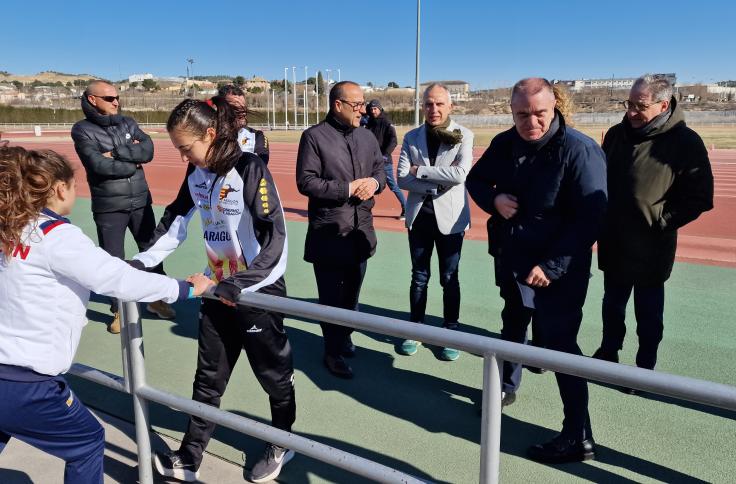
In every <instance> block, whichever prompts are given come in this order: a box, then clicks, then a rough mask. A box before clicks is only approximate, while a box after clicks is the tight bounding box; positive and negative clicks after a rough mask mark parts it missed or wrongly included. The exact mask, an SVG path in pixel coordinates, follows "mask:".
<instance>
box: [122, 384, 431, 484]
mask: <svg viewBox="0 0 736 484" xmlns="http://www.w3.org/2000/svg"><path fill="white" fill-rule="evenodd" d="M136 394H137V395H139V396H141V397H143V398H145V399H147V400H150V401H153V402H157V403H160V404H162V405H166V406H168V407H171V408H173V409H174V410H179V411H182V412H185V413H188V414H190V415H197V416H198V417H201V418H203V419H205V420H207V421H209V422H214V423H216V424H218V425H222V426H224V427H228V428H230V429H233V430H236V431H238V432H241V433H244V434H247V435H250V436H252V437H255V438H257V439H260V440H263V441H266V442H271V443H274V444H276V445H279V446H282V447H286V448H289V449H292V450H293V451H295V452H297V453H299V454H302V455H306V456H308V457H312V458H314V459H317V460H319V461H322V462H326V463H328V464H332V465H334V466H336V467H339V468H341V469H345V470H348V471H350V472H352V473H354V474H357V475H360V476H363V477H366V478H368V479H373V480H376V481H379V482H390V483H394V482H395V483H423V482H429V481H424V480H421V479H418V478H416V477H414V476H412V475H410V474H406V473H403V472H400V471H397V470H396V469H392V468H390V467H387V466H385V465H383V464H379V463H377V462H373V461H370V460H368V459H364V458H362V457H358V456H356V455H353V454H350V453H348V452H345V451H342V450H340V449H336V448H334V447H330V446H329V445H325V444H321V443H319V442H317V441H314V440H310V439H307V438H305V437H301V436H299V435H296V434H293V433H290V432H286V431H284V430H280V429H277V428H275V427H271V426H269V425H266V424H263V423H261V422H257V421H255V420H252V419H249V418H247V417H243V416H240V415H235V414H233V413H230V412H226V411H225V410H221V409H218V408H215V407H212V406H210V405H206V404H204V403H200V402H195V401H193V400H190V399H188V398H184V397H180V396H176V395H172V394H170V393H167V392H164V391H162V390H159V389H157V388H153V387H150V386H144V387H141V388H139V389H138V390H137V391H136Z"/></svg>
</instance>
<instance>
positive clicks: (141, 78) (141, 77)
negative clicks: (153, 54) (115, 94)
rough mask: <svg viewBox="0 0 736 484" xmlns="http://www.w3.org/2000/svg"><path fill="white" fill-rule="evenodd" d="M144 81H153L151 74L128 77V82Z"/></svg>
mask: <svg viewBox="0 0 736 484" xmlns="http://www.w3.org/2000/svg"><path fill="white" fill-rule="evenodd" d="M146 79H153V74H149V73H146V74H131V75H129V76H128V82H129V83H130V82H143V81H145V80H146Z"/></svg>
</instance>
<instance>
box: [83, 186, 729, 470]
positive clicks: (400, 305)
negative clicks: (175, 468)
mask: <svg viewBox="0 0 736 484" xmlns="http://www.w3.org/2000/svg"><path fill="white" fill-rule="evenodd" d="M156 210H157V214H160V212H161V208H160V207H157V208H156ZM72 220H73V222H74V223H75V224H77V225H78V226H80V227H82V228H83V229H84V231H85V232H86V233H87V234H89V235H90V236H91V237H92V238H93V240H96V236H95V230H94V225H93V222H92V217H91V214H90V212H89V201H88V200H86V199H80V200H79V201H78V202H77V206H76V209H75V211H74V214H73V215H72ZM190 229H191V230H190V233H191V238H190V239H189V240H187V241H186V242H185V243H184V244H183V245H182V247H181V248H180V249H179V250H178V251H177V252H176V253H174V254H173V255H172V256H171V257H170V258H169V259H167V260H166V262H165V268H166V270H167V272H168V273H169V274H170V275H172V276H174V277H185V276H186V275H188V274H190V273H192V272H198V271H201V270H202V269H203V268H204V265H205V260H204V251H203V247H202V242H201V240H200V237H201V236H200V233H201V231H200V225H199V220H193V221H192V224H191V225H190ZM288 230H289V266H288V271H287V284H288V290H289V295H290V296H291V297H294V298H300V299H305V300H310V301H314V300H315V299H316V296H317V289H316V286H315V284H314V275H313V272H312V268H311V266H310V265H309V264H307V263H305V262H304V261H303V260H302V249H303V240H304V235H305V232H306V225H305V224H304V223H297V222H290V223H288ZM135 252H136V250H135V245H134V244H133V243H132V239H130V237H129V238H128V241H127V253H128V255H132V254H134V253H135ZM435 259H436V258H435ZM433 272H434V273H435V274H436V273H437V267H436V260H435V267H434V268H433ZM409 281H410V263H409V252H408V243H407V240H406V235H405V234H403V233H392V232H382V233H380V234H379V245H378V251H377V254H376V256H375V257H373V258H372V259H371V260H370V262H369V264H368V272H367V275H366V279H365V283H364V285H363V291H362V294H361V310H362V311H364V312H367V313H374V314H381V315H386V316H391V317H396V318H399V319H407V317H408V312H407V311H408V290H409ZM460 281H461V286H462V297H463V302H462V310H461V321H462V323H463V329H464V330H465V331H467V332H470V333H473V334H478V335H483V336H492V337H497V336H498V332H499V330H500V311H501V299H500V298H499V296H498V290H497V288H496V287H495V285H494V284H493V281H492V273H491V263H490V257H489V256H488V254H487V253H486V244H485V242H476V241H466V242H465V244H464V247H463V256H462V260H461V267H460ZM734 295H736V270H733V269H724V268H718V267H708V266H698V265H690V264H676V266H675V270H674V272H673V276H672V279H671V280H670V282H669V283H668V286H667V301H666V303H667V304H666V310H665V337H664V341H663V343H662V345H661V348H660V353H659V363H658V367H657V369H658V370H660V371H665V372H670V373H676V374H680V375H687V376H691V377H696V378H703V379H708V380H712V381H716V382H721V383H727V384H731V385H734V384H736V376H735V375H736V373H735V369H736V363H734V355H736V351H735V350H736V325H734V317H733V301H734ZM601 297H602V277H601V273H600V272H599V271H597V270H594V275H593V279H592V280H591V284H590V290H589V292H588V300H587V304H586V306H585V319H584V321H583V326H582V329H581V331H580V337H579V342H580V345H581V347H582V349H583V352H584V353H585V354H591V353H592V352H593V351H594V350H595V349H596V348H597V346H598V342H599V338H600V331H601V329H600V328H601V323H600V315H599V314H600V301H601ZM441 301H442V298H441V289H440V287H439V284H438V283H437V281H436V279H435V278H433V279H432V281H431V283H430V298H429V304H428V308H427V311H428V314H429V315H432V317H430V320H429V323H430V324H434V325H440V324H441V317H440V316H441V314H442V307H441ZM176 309H177V311H178V316H177V319H176V321H175V322H172V321H166V320H158V319H155V318H153V319H152V318H150V315H148V314H147V313H144V317H145V319H144V331H145V345H146V369H147V378H148V383H149V384H150V385H152V386H155V387H158V388H161V389H163V390H167V391H170V392H172V393H175V394H178V395H182V396H185V397H187V398H188V397H190V395H191V384H192V379H193V375H194V370H195V365H196V354H197V341H196V335H197V311H198V302H195V301H187V302H184V303H178V304H177V305H176ZM88 317H89V321H90V323H89V325H88V326H87V328H86V329H85V332H84V334H83V337H82V343H81V345H80V348H79V351H78V353H77V361H78V362H80V363H84V364H87V365H90V366H94V367H96V368H99V369H102V370H106V371H110V372H113V373H116V374H121V373H122V369H121V366H122V365H121V356H120V342H119V337H118V336H114V335H110V334H108V333H107V332H106V330H105V329H106V326H105V323H107V322H109V321H110V320H111V315H110V312H109V306H108V304H107V303H106V302H104V301H103V300H102V299H100V298H95V302H92V303H91V304H90V306H89V311H88ZM629 320H630V321H633V308H630V311H629ZM286 324H287V326H288V332H289V338H290V340H291V344H292V347H293V351H294V363H295V367H296V389H297V402H298V412H297V421H296V424H295V427H294V431H295V432H297V433H298V434H300V435H303V436H305V437H309V438H313V439H315V440H318V441H320V442H322V443H325V444H328V445H332V446H335V447H338V448H341V449H343V450H346V451H348V452H352V453H355V454H358V455H360V456H363V457H366V458H369V459H373V460H376V461H378V462H381V463H383V464H385V465H388V466H391V467H395V468H397V469H400V470H402V471H405V472H408V473H411V474H414V475H416V476H419V477H422V478H425V479H428V480H433V481H441V482H457V483H466V482H477V481H478V472H479V450H480V447H479V442H480V418H479V416H478V402H479V401H480V397H481V392H480V386H481V382H482V360H481V359H480V358H478V357H475V356H471V355H468V354H462V355H461V357H460V359H459V360H458V361H456V362H452V363H448V362H443V361H440V360H439V359H438V358H437V356H438V349H437V348H431V347H430V348H427V347H420V351H419V353H417V354H416V355H415V356H413V357H404V356H400V355H398V354H397V353H396V352H395V345H396V344H397V341H396V340H395V339H394V338H390V337H386V336H382V335H376V334H356V335H355V336H354V341H355V343H356V345H357V346H358V354H357V357H356V358H355V359H354V360H353V361H352V362H351V364H352V366H353V368H354V370H355V373H356V377H355V379H354V380H352V381H343V380H339V379H336V378H334V377H332V376H330V375H329V374H328V373H327V371H326V370H325V369H324V368H323V367H322V362H321V360H322V338H321V332H320V329H319V326H318V325H317V324H315V323H314V322H311V321H304V320H298V319H287V320H286ZM629 327H630V330H629V337H628V338H627V341H626V343H625V348H624V351H623V352H622V353H621V356H622V362H623V363H628V364H631V363H632V362H633V360H634V353H635V350H636V340H635V330H634V329H633V325H631V324H630V325H629ZM70 380H72V384H73V386H74V388H75V389H76V391H77V393H78V394H79V395H80V396H81V397H82V399H83V400H84V401H85V402H87V403H88V404H89V405H91V406H93V407H96V408H99V409H101V410H104V411H107V412H109V413H112V414H114V415H118V416H122V417H123V418H127V419H131V418H132V407H131V401H130V397H129V396H127V395H123V394H120V393H117V392H114V391H111V390H107V389H104V388H103V387H100V386H97V385H94V384H92V383H89V382H86V381H83V380H80V379H78V378H74V377H70ZM518 397H519V398H518V399H517V401H516V403H515V404H514V405H513V406H511V407H508V408H506V409H505V411H504V415H503V419H502V441H501V450H502V455H501V481H502V482H524V483H526V482H576V481H594V482H622V481H623V482H626V481H635V482H654V481H662V482H696V481H708V482H734V481H735V480H736V477H735V476H734V470H735V469H736V451H735V450H734V442H736V413H735V412H728V411H723V410H719V409H715V408H709V407H705V406H701V405H696V404H689V403H686V402H678V401H674V400H671V399H668V398H664V397H637V396H628V395H625V394H622V393H620V392H618V391H616V390H615V389H611V388H607V387H604V386H601V385H597V384H591V385H590V414H591V419H592V424H593V431H594V436H595V439H596V441H597V442H598V459H597V460H596V461H591V462H588V463H584V464H569V465H562V466H557V467H553V466H545V465H540V464H536V463H534V462H531V461H529V460H527V459H526V458H525V457H524V454H525V450H526V447H527V446H528V445H529V444H532V443H536V442H538V441H543V440H547V439H548V438H550V437H551V436H552V435H554V433H555V432H556V431H557V430H558V429H559V428H560V424H561V420H562V408H561V403H560V399H559V395H558V392H557V386H556V384H555V379H554V376H553V375H552V374H550V373H545V374H543V375H534V374H531V373H528V372H525V374H524V382H523V385H522V387H521V389H520V391H519V394H518ZM222 408H223V409H225V410H229V411H232V412H235V413H237V414H241V415H245V416H248V417H252V418H254V419H256V420H259V421H262V422H266V423H268V422H269V421H270V413H269V407H268V401H267V397H266V395H265V393H264V392H263V390H262V389H261V388H260V387H259V385H258V383H257V382H256V380H255V378H254V377H253V374H252V372H251V370H250V368H249V366H248V363H247V360H246V359H245V357H243V358H241V361H240V362H239V363H238V366H237V367H236V370H235V372H234V374H233V377H232V379H231V381H230V386H229V388H228V390H227V392H226V393H225V396H224V397H223V401H222ZM151 418H152V422H153V425H154V428H155V429H156V430H157V431H159V432H161V433H164V434H167V435H170V436H173V437H175V438H181V435H182V433H183V431H184V429H185V426H186V422H187V417H186V416H185V415H182V414H180V413H177V412H174V411H173V410H169V409H168V408H164V407H161V406H158V405H152V406H151ZM261 447H262V444H261V443H260V442H258V441H257V440H255V439H253V438H250V437H247V436H243V435H240V434H238V433H236V432H233V431H231V430H228V429H224V428H220V429H218V430H217V431H216V432H215V436H214V439H213V441H212V442H211V443H210V445H209V447H208V451H209V452H212V453H214V454H217V455H219V456H221V457H222V458H224V459H227V460H230V461H233V462H236V463H241V464H242V463H243V460H244V458H245V457H246V456H247V459H248V460H251V461H252V460H253V459H254V458H256V457H257V455H258V453H259V452H260V450H261ZM250 465H252V464H250V463H249V464H248V467H250ZM202 479H203V480H204V481H205V482H206V481H207V476H202ZM279 480H280V481H281V482H359V479H358V478H356V477H355V476H354V475H351V474H349V473H346V472H344V471H342V470H339V469H336V468H334V467H332V466H329V465H326V464H322V463H320V462H317V461H315V460H312V459H310V458H307V457H304V456H297V458H296V459H294V460H293V461H292V462H291V463H290V464H289V465H288V466H287V467H285V469H284V471H283V472H282V475H281V477H280V479H279Z"/></svg>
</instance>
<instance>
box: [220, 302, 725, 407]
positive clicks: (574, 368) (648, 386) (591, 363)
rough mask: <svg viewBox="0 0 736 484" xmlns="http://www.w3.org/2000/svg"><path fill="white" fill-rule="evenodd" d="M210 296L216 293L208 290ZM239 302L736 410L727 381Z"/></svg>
mask: <svg viewBox="0 0 736 484" xmlns="http://www.w3.org/2000/svg"><path fill="white" fill-rule="evenodd" d="M206 297H213V296H211V295H206ZM238 302H239V303H240V304H243V305H246V306H254V307H258V308H261V309H270V310H273V311H279V312H282V313H286V314H290V315H295V316H300V317H305V318H310V319H316V320H319V321H324V322H328V323H334V324H338V325H341V326H348V327H352V328H357V329H362V330H367V331H375V332H377V333H381V334H386V335H390V336H395V337H399V338H404V339H414V340H418V341H422V342H424V343H430V344H434V345H438V346H444V347H451V348H457V349H459V350H462V351H466V352H469V353H473V354H476V355H479V356H489V355H493V354H495V355H496V356H497V357H498V358H499V359H502V360H506V361H514V362H518V363H523V364H526V365H530V366H536V367H538V368H545V369H547V370H552V371H557V372H560V373H565V374H569V375H574V376H579V377H582V378H586V379H589V380H595V381H600V382H604V383H610V384H613V385H621V386H626V387H630V388H635V389H638V390H643V391H647V392H650V393H656V394H659V395H666V396H670V397H674V398H678V399H682V400H687V401H690V402H695V403H702V404H705V405H711V406H715V407H719V408H724V409H727V410H736V387H734V386H730V385H725V384H722V383H715V382H709V381H705V380H699V379H696V378H690V377H685V376H680V375H672V374H669V373H664V372H660V371H652V370H646V369H642V368H635V367H631V366H627V365H621V364H617V363H611V362H608V361H601V360H596V359H593V358H588V357H585V356H578V355H571V354H568V353H562V352H559V351H553V350H549V349H546V348H537V347H534V346H530V345H524V344H519V343H512V342H509V341H503V340H501V339H496V338H489V337H486V336H479V335H475V334H470V333H466V332H463V331H452V330H448V329H444V328H437V327H433V326H428V325H425V324H417V323H409V322H407V321H402V320H400V319H394V318H388V317H386V316H379V315H376V314H368V313H361V312H356V311H351V310H349V309H341V308H334V307H330V306H323V305H320V304H315V303H311V302H307V301H301V300H298V299H291V298H287V297H279V296H271V295H267V294H258V293H252V292H243V293H241V295H240V296H239V300H238Z"/></svg>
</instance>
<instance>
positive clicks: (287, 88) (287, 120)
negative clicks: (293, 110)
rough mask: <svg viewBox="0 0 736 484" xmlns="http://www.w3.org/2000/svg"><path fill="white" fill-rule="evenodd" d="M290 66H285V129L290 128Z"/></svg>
mask: <svg viewBox="0 0 736 484" xmlns="http://www.w3.org/2000/svg"><path fill="white" fill-rule="evenodd" d="M288 78H289V68H288V67H284V129H285V130H287V131H288V129H289V79H288Z"/></svg>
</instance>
